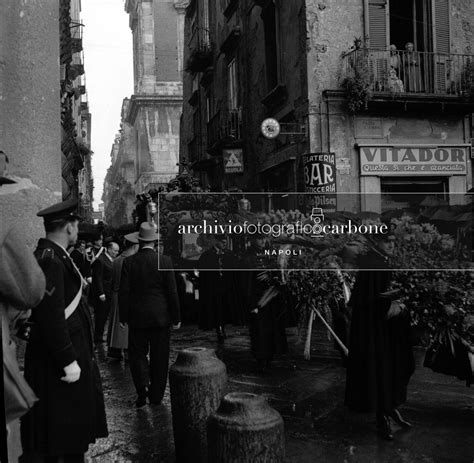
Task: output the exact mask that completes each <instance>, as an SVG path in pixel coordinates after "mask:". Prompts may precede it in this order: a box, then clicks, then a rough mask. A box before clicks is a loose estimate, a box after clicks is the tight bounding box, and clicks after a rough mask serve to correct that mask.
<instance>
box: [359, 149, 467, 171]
mask: <svg viewBox="0 0 474 463" xmlns="http://www.w3.org/2000/svg"><path fill="white" fill-rule="evenodd" d="M467 156H468V151H467V146H462V145H461V146H445V145H441V146H426V147H421V146H417V147H410V146H394V145H387V146H383V145H377V146H360V173H361V175H374V176H383V175H390V176H394V175H407V174H411V173H413V174H415V175H444V176H447V175H466V173H467Z"/></svg>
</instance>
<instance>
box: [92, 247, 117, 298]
mask: <svg viewBox="0 0 474 463" xmlns="http://www.w3.org/2000/svg"><path fill="white" fill-rule="evenodd" d="M105 252H106V251H104V252H103V253H102V254H101V255H100V256H99V257H98V258H97V259H96V260H95V261H94V262H93V263H92V266H91V271H92V284H91V289H90V297H91V300H92V302H94V301H97V300H98V299H99V296H101V295H102V294H105V296H106V300H107V301H110V299H111V297H112V261H111V260H110V259H109V258H108V257H107V256H106V255H105Z"/></svg>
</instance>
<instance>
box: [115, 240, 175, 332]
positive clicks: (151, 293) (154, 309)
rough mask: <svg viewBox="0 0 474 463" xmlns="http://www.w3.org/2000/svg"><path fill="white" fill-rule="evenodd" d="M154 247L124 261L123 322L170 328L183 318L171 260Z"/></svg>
mask: <svg viewBox="0 0 474 463" xmlns="http://www.w3.org/2000/svg"><path fill="white" fill-rule="evenodd" d="M160 265H161V268H162V269H169V270H158V255H157V254H156V252H155V251H154V250H153V249H150V248H144V249H140V250H139V251H138V252H137V253H136V254H135V255H133V256H130V257H127V258H126V259H125V260H124V261H123V267H122V277H121V280H120V291H119V309H120V321H121V322H122V323H128V324H129V327H130V328H153V327H166V326H170V325H171V324H177V323H179V322H180V321H181V315H180V306H179V299H178V292H177V289H176V280H175V276H174V271H173V270H172V268H173V266H172V263H171V259H170V258H169V257H167V256H161V257H160Z"/></svg>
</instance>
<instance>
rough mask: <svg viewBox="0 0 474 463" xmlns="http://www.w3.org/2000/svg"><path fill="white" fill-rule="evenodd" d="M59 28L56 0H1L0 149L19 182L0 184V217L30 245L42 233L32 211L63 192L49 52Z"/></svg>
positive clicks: (55, 67)
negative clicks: (23, 235)
mask: <svg viewBox="0 0 474 463" xmlns="http://www.w3.org/2000/svg"><path fill="white" fill-rule="evenodd" d="M58 28H59V2H58V1H57V0H56V1H55V0H52V1H48V2H18V1H17V0H5V2H2V14H1V15H0V145H1V146H0V149H2V150H3V151H4V152H5V153H7V155H8V157H9V159H10V167H9V169H10V174H11V177H12V178H14V179H15V180H16V181H17V183H16V184H14V185H10V186H8V185H4V186H1V187H0V223H1V224H2V226H3V225H6V224H7V223H8V225H14V226H18V227H19V228H20V229H22V230H23V232H24V233H25V234H26V236H27V241H28V245H30V246H32V245H33V244H34V243H35V242H36V240H37V239H38V237H40V236H43V234H44V232H43V227H42V220H40V219H39V218H38V217H36V212H38V211H39V210H40V209H42V208H44V207H46V206H49V205H51V204H54V203H55V202H58V201H61V196H62V191H61V132H60V127H61V122H60V113H59V100H60V95H59V63H58V55H57V54H55V53H51V50H59V33H58ZM51 82H56V83H57V85H51ZM7 221H8V222H7Z"/></svg>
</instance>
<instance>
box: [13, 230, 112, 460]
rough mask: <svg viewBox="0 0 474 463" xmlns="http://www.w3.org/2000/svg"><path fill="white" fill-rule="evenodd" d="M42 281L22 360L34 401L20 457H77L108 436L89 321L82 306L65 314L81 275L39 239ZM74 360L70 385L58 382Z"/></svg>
mask: <svg viewBox="0 0 474 463" xmlns="http://www.w3.org/2000/svg"><path fill="white" fill-rule="evenodd" d="M35 256H36V258H37V260H38V263H39V265H40V267H41V268H42V270H43V272H44V274H45V277H46V293H45V296H44V298H43V300H42V301H41V303H40V304H39V305H38V306H37V307H35V308H34V309H33V311H32V321H33V322H34V327H33V330H32V333H31V338H30V341H29V342H28V345H27V348H26V354H25V378H26V380H27V381H28V383H29V384H30V385H31V387H32V388H33V390H34V391H35V393H36V395H37V396H38V397H39V401H38V402H37V403H36V404H35V406H34V407H33V409H32V410H31V411H30V412H29V413H28V414H26V415H25V416H24V417H23V419H22V440H23V450H24V452H25V453H28V452H35V453H40V454H43V455H51V456H56V455H71V454H82V453H85V452H86V451H87V448H88V446H89V444H90V443H93V442H94V441H95V439H96V438H98V437H106V436H107V434H108V433H107V424H106V417H105V407H104V397H103V393H102V385H101V380H100V375H99V370H98V367H97V364H96V362H95V358H94V350H93V344H92V321H91V318H90V314H89V310H88V308H87V306H86V304H85V302H83V301H81V302H80V304H79V306H78V308H77V309H76V310H75V311H74V313H73V314H72V315H71V316H70V317H69V318H68V319H66V318H65V314H64V309H65V308H66V307H67V306H68V305H69V303H70V302H71V301H72V300H73V299H74V297H75V295H76V294H77V292H78V290H79V288H80V284H81V283H80V281H81V280H80V275H79V274H78V272H77V271H76V270H75V269H74V267H73V264H72V261H71V260H70V257H69V256H68V254H67V253H66V251H65V250H64V249H63V248H61V247H60V246H58V245H57V244H55V243H53V242H52V241H49V240H47V239H40V241H39V243H38V247H37V249H36V251H35ZM74 360H76V361H77V363H78V364H79V366H80V368H81V375H80V379H79V380H78V381H77V382H75V383H71V384H69V383H66V382H64V381H61V377H63V376H64V375H65V373H64V370H63V368H64V367H65V366H67V365H69V364H70V363H72V362H73V361H74Z"/></svg>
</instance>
